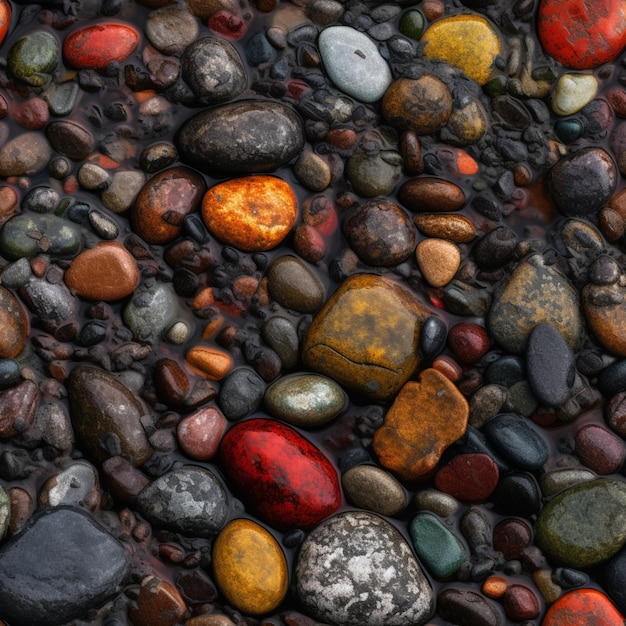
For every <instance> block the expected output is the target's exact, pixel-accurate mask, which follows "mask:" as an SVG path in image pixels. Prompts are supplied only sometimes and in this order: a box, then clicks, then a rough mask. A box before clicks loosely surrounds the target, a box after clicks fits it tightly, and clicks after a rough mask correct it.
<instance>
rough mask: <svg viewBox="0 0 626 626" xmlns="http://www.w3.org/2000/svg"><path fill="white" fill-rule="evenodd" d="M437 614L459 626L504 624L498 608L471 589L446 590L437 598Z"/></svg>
mask: <svg viewBox="0 0 626 626" xmlns="http://www.w3.org/2000/svg"><path fill="white" fill-rule="evenodd" d="M437 614H438V615H439V617H441V618H442V619H444V620H446V621H448V622H451V623H452V624H457V626H499V625H500V624H501V623H502V618H501V617H500V612H499V611H498V609H497V608H496V606H495V605H494V604H493V603H491V602H490V601H489V600H487V599H486V598H484V597H483V596H481V595H480V594H478V593H474V592H473V591H470V590H469V589H463V588H450V589H444V590H443V591H441V592H440V593H439V595H438V596H437Z"/></svg>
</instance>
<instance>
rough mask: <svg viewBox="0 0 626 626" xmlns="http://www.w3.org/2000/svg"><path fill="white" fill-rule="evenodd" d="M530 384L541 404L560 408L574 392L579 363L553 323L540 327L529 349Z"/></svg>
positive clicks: (540, 325)
mask: <svg viewBox="0 0 626 626" xmlns="http://www.w3.org/2000/svg"><path fill="white" fill-rule="evenodd" d="M526 369H527V372H528V382H529V384H530V386H531V388H532V390H533V393H534V394H535V395H536V396H537V399H538V400H539V402H540V403H541V404H544V405H545V406H548V407H555V408H556V407H558V406H561V405H562V404H565V403H566V402H567V400H568V398H569V397H570V395H571V393H572V390H571V388H572V385H573V384H574V376H575V373H576V360H575V357H574V352H573V351H572V349H571V348H570V346H569V345H568V343H567V341H565V339H564V337H563V335H562V334H561V333H560V332H559V331H558V330H557V329H556V328H555V327H554V326H551V325H550V324H543V323H542V324H537V326H535V328H533V330H532V331H531V333H530V335H529V336H528V345H527V348H526Z"/></svg>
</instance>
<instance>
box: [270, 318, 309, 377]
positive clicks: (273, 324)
mask: <svg viewBox="0 0 626 626" xmlns="http://www.w3.org/2000/svg"><path fill="white" fill-rule="evenodd" d="M261 337H263V341H264V342H265V343H266V344H267V345H268V346H269V347H270V348H271V349H272V350H274V352H276V354H278V356H279V357H280V361H281V363H282V365H283V370H284V371H289V370H292V369H294V368H295V367H296V365H297V364H298V361H299V360H300V338H299V337H298V331H297V329H296V327H295V325H294V324H293V322H292V321H291V320H290V319H288V318H286V317H282V316H281V315H274V316H273V317H270V318H269V319H268V320H267V321H266V322H265V323H264V324H263V326H262V327H261Z"/></svg>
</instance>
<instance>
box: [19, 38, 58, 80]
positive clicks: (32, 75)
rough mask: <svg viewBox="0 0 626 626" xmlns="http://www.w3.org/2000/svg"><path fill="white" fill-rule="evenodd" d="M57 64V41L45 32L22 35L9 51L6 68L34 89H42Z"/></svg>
mask: <svg viewBox="0 0 626 626" xmlns="http://www.w3.org/2000/svg"><path fill="white" fill-rule="evenodd" d="M58 62H59V44H58V42H57V39H56V37H54V36H53V35H52V34H51V33H49V32H47V31H45V30H35V31H33V32H30V33H28V34H27V35H24V36H23V37H21V38H20V39H18V40H17V41H16V42H15V43H14V44H13V45H12V46H11V49H10V50H9V58H8V68H9V71H10V72H11V74H13V76H15V77H16V78H19V79H20V80H23V81H24V82H26V83H29V84H30V85H34V86H36V87H42V86H44V85H45V84H46V83H47V82H48V81H49V80H50V76H49V75H50V74H52V72H54V70H55V69H56V67H57V64H58ZM46 75H47V76H46Z"/></svg>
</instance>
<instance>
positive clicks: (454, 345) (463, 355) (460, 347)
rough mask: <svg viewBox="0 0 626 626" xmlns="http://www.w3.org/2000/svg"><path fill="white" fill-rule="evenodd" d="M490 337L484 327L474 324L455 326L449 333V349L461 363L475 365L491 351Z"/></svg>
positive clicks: (467, 323) (466, 323)
mask: <svg viewBox="0 0 626 626" xmlns="http://www.w3.org/2000/svg"><path fill="white" fill-rule="evenodd" d="M489 344H490V340H489V335H488V334H487V331H486V330H485V328H483V327H482V326H479V325H478V324H474V323H473V322H461V323H459V324H455V325H454V326H453V327H452V328H451V329H450V330H449V331H448V347H449V348H450V350H452V352H453V353H454V356H455V357H456V358H457V359H458V360H459V361H460V362H461V363H467V364H469V365H473V364H474V363H477V362H478V361H480V359H482V358H483V356H485V354H486V353H487V351H488V350H489Z"/></svg>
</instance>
